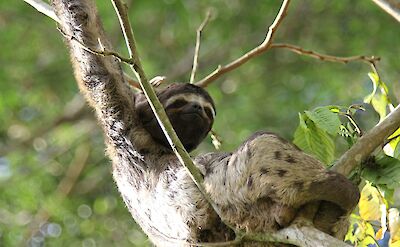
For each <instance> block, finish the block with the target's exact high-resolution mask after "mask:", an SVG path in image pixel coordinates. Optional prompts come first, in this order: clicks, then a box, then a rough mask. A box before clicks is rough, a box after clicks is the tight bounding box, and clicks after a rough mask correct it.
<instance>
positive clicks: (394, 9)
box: [372, 0, 400, 22]
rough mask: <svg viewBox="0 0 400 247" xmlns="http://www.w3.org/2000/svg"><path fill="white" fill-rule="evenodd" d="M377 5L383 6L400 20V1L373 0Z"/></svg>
mask: <svg viewBox="0 0 400 247" xmlns="http://www.w3.org/2000/svg"><path fill="white" fill-rule="evenodd" d="M372 1H373V2H374V3H375V4H376V5H378V6H379V7H381V8H382V9H383V10H384V11H386V12H387V13H388V14H389V15H391V16H393V18H395V19H396V20H397V21H398V22H400V3H399V1H394V0H372Z"/></svg>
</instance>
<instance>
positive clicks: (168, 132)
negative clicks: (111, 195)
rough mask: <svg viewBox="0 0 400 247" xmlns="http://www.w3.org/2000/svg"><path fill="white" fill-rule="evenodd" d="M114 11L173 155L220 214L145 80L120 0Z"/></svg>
mask: <svg viewBox="0 0 400 247" xmlns="http://www.w3.org/2000/svg"><path fill="white" fill-rule="evenodd" d="M111 1H112V3H113V6H114V8H115V11H116V13H117V15H118V19H119V22H120V24H121V28H122V31H123V34H124V38H125V42H126V45H127V47H128V50H129V55H130V57H131V59H132V61H133V64H131V65H130V67H131V68H132V70H133V72H134V73H135V75H136V77H137V78H139V83H140V86H141V88H142V90H143V93H144V95H145V96H146V99H147V101H148V102H149V104H150V107H151V109H152V111H153V113H154V115H155V117H156V118H157V121H158V123H159V124H160V126H161V129H162V130H163V132H164V134H165V136H166V138H167V140H168V142H169V144H170V145H171V148H172V150H173V151H174V153H175V155H176V156H177V157H178V159H179V161H180V162H181V164H182V165H183V166H184V167H185V168H186V169H187V170H188V172H189V174H190V176H191V178H192V180H193V182H194V183H195V184H196V186H197V187H198V188H199V190H200V192H201V193H202V194H203V196H204V197H205V198H206V199H207V201H208V202H209V203H210V205H211V206H212V207H213V208H214V210H215V211H216V212H217V214H218V215H220V216H221V215H222V214H221V213H220V210H219V208H218V207H217V206H216V205H215V203H214V202H213V201H212V200H211V198H210V197H209V195H208V194H207V192H206V190H205V188H204V186H203V177H202V175H201V173H200V171H199V169H197V167H196V166H195V165H194V163H193V161H192V159H191V158H190V156H189V154H188V152H187V151H186V150H185V148H184V147H183V145H182V143H181V141H180V140H179V138H178V136H177V135H176V133H175V131H174V129H173V128H172V125H171V123H170V121H169V119H168V117H167V114H166V113H165V110H164V108H163V106H162V105H161V103H160V101H159V100H158V98H157V96H156V94H155V92H154V89H153V88H152V86H151V85H150V83H149V81H148V80H147V77H146V74H145V72H144V70H143V67H142V65H141V62H140V58H139V55H138V52H137V49H136V42H135V38H134V35H133V32H132V28H131V25H130V22H129V18H128V15H127V12H126V7H125V6H124V5H123V4H122V2H121V1H120V0H111ZM228 226H229V225H228ZM232 229H233V228H232Z"/></svg>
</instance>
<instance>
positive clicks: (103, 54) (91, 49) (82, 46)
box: [58, 28, 134, 64]
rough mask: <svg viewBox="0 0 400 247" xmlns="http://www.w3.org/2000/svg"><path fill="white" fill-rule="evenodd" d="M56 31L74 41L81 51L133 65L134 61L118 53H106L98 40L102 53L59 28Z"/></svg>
mask: <svg viewBox="0 0 400 247" xmlns="http://www.w3.org/2000/svg"><path fill="white" fill-rule="evenodd" d="M58 30H59V31H60V33H61V34H62V35H63V36H64V37H65V38H67V39H70V40H72V41H75V42H76V43H77V44H78V45H79V46H80V47H81V48H82V49H84V50H85V51H87V52H90V53H92V54H95V55H99V56H103V57H105V56H113V57H115V58H117V59H118V60H120V61H121V62H124V63H127V64H133V63H134V60H133V59H131V58H126V57H123V56H122V55H120V54H119V53H117V52H114V51H107V50H106V49H105V48H104V47H103V46H102V44H101V42H100V40H99V45H100V47H103V50H102V51H100V50H96V49H93V48H91V47H88V46H86V45H85V44H83V43H82V42H80V41H79V40H78V39H77V38H75V37H74V36H71V35H68V34H66V33H65V32H64V31H63V30H62V29H60V28H58Z"/></svg>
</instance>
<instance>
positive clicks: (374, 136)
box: [333, 105, 400, 176]
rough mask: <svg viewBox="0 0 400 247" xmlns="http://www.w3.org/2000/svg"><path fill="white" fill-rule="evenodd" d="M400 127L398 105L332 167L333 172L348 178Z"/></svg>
mask: <svg viewBox="0 0 400 247" xmlns="http://www.w3.org/2000/svg"><path fill="white" fill-rule="evenodd" d="M399 127H400V105H399V106H397V107H396V108H395V109H394V111H393V112H391V113H390V114H389V115H388V116H387V117H386V118H385V119H384V120H383V121H382V122H380V123H379V124H377V125H376V126H375V127H374V128H372V129H371V130H370V131H368V132H367V133H366V134H364V135H363V136H362V137H361V138H360V139H359V140H358V141H357V143H355V144H354V145H353V146H352V147H351V148H350V149H349V150H347V152H345V153H344V154H343V155H342V157H341V158H340V159H339V161H338V162H337V163H336V164H335V166H334V167H333V170H335V171H337V172H339V173H341V174H343V175H345V176H348V175H350V173H351V171H352V170H353V169H354V168H355V167H356V166H357V165H359V164H360V163H361V162H362V161H363V160H365V159H366V158H367V157H368V155H370V154H371V153H372V152H373V151H374V150H375V149H376V148H377V147H379V145H382V144H383V143H384V142H385V140H386V138H387V137H388V136H390V135H391V134H392V133H393V132H394V131H396V130H397V129H398V128H399Z"/></svg>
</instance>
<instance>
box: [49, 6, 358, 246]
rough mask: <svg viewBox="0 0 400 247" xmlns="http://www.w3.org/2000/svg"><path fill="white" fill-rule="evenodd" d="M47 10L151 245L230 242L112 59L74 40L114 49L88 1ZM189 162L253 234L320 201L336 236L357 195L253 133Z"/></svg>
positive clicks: (321, 216) (235, 221)
mask: <svg viewBox="0 0 400 247" xmlns="http://www.w3.org/2000/svg"><path fill="white" fill-rule="evenodd" d="M52 3H53V6H54V7H55V11H56V13H57V15H58V17H59V18H60V20H61V28H62V30H63V32H64V33H65V34H66V35H67V39H66V41H67V44H68V46H69V47H70V53H71V60H72V62H73V65H74V70H75V76H76V78H77V81H78V84H79V87H80V89H81V91H82V93H83V94H84V95H85V97H86V99H87V100H88V102H89V103H90V105H91V106H92V107H93V108H94V109H95V110H96V114H97V117H98V119H99V123H100V125H101V126H102V128H103V130H104V134H105V140H106V144H107V154H108V156H109V157H110V158H111V160H112V163H113V176H114V180H115V182H116V184H117V186H118V189H119V191H120V193H121V195H122V198H123V200H124V202H125V204H126V206H127V208H128V209H129V211H130V213H131V214H132V216H133V218H134V219H135V221H136V222H137V223H138V224H139V225H140V226H141V227H142V229H143V231H144V232H145V233H146V234H147V235H148V236H149V238H150V239H151V241H152V242H153V243H154V244H156V245H157V246H188V245H189V243H196V242H199V241H202V242H209V241H225V240H229V239H232V238H233V234H232V231H231V230H229V229H227V228H226V227H225V226H224V225H223V224H221V221H220V219H219V217H218V216H217V215H216V214H215V212H214V211H213V210H212V209H211V208H210V207H209V205H208V204H207V202H206V201H205V200H204V198H203V196H202V195H201V193H200V192H199V190H198V189H197V187H196V186H195V184H194V183H193V182H192V180H191V179H190V177H189V176H188V174H187V172H186V170H185V169H184V168H183V167H182V166H181V165H180V164H179V162H178V160H177V158H176V157H175V156H174V155H173V154H171V153H170V152H168V151H166V149H165V148H163V147H162V146H161V145H160V144H158V143H157V142H155V141H154V140H153V138H152V137H151V135H150V134H149V133H148V132H147V130H146V129H145V128H144V126H143V125H142V123H141V121H140V120H139V118H138V115H137V111H136V109H135V108H134V102H135V97H136V95H135V94H133V93H132V91H131V90H130V89H129V87H128V86H127V85H126V83H125V82H124V79H123V74H122V71H121V68H120V65H119V63H118V61H116V59H114V58H112V57H102V56H97V55H94V54H91V53H89V52H87V51H85V50H84V49H83V48H82V47H81V46H80V45H79V44H78V43H77V42H75V40H74V39H76V40H79V41H80V42H81V43H83V44H85V45H86V46H88V47H91V48H93V49H98V50H101V49H102V48H103V47H105V48H106V49H108V50H111V49H112V48H111V46H110V45H109V44H108V41H107V39H106V37H105V35H104V32H103V30H102V27H101V23H100V21H99V18H98V16H97V13H96V8H95V5H94V3H93V2H92V1H90V0H81V1H79V0H53V1H52ZM71 37H74V38H73V39H72V38H71ZM99 40H100V42H101V44H100V43H99ZM195 163H196V165H197V166H198V167H199V169H200V170H201V172H202V173H203V174H204V186H205V188H206V190H207V192H208V193H209V195H210V196H211V198H212V199H213V201H215V203H217V205H219V206H220V208H221V211H222V214H223V215H222V216H223V217H224V218H225V219H226V220H227V221H228V222H229V223H230V224H232V225H235V226H236V227H239V228H241V229H244V230H247V231H251V232H255V231H257V232H268V231H275V230H277V229H280V228H282V227H284V226H287V225H288V224H290V222H291V221H292V220H293V218H294V217H295V215H296V213H297V211H298V210H299V208H301V207H304V205H307V204H310V203H313V202H315V201H321V210H320V211H318V212H317V214H316V215H315V217H314V219H313V221H314V222H315V225H316V226H317V227H318V228H319V229H321V230H324V231H326V232H328V233H330V234H332V235H334V236H337V237H339V238H341V237H343V233H342V232H341V231H340V230H341V229H343V226H344V225H346V216H348V214H349V213H350V212H351V210H352V209H353V207H354V206H355V205H356V204H357V201H358V197H359V193H358V190H357V188H356V187H355V186H354V185H352V184H351V183H350V182H349V181H348V180H347V179H346V178H344V177H343V176H341V175H339V174H336V173H333V172H328V171H326V170H325V168H324V167H323V165H322V164H321V163H320V162H318V161H317V160H315V159H314V158H312V157H310V156H308V155H306V154H304V153H303V152H301V151H300V150H299V149H298V148H297V147H295V146H293V145H292V144H290V143H289V142H287V141H285V140H283V139H282V138H280V137H277V136H276V135H274V134H271V133H266V132H259V133H256V134H254V135H253V136H252V137H250V138H249V139H248V140H247V141H245V142H244V143H243V144H242V145H241V146H240V147H239V148H238V149H237V150H236V151H234V152H232V153H209V154H204V155H200V156H198V157H196V158H195ZM332 188H335V190H333V189H332ZM331 212H335V213H334V214H331ZM330 215H332V216H333V217H330ZM310 217H313V216H310ZM255 245H257V246H260V245H261V246H271V245H275V244H269V243H259V244H255Z"/></svg>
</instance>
